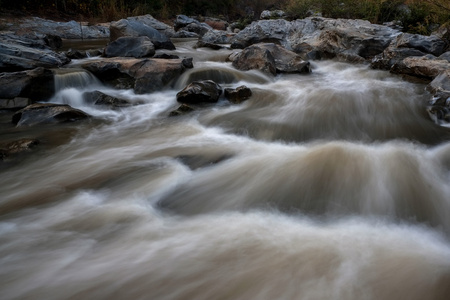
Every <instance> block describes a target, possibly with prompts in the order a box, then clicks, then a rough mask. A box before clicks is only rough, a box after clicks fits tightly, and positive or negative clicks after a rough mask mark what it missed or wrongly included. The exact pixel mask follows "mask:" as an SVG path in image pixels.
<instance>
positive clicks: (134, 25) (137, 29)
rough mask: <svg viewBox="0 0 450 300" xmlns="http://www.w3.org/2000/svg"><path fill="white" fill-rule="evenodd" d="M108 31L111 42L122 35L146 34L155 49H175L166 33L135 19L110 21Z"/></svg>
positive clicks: (135, 35) (137, 35)
mask: <svg viewBox="0 0 450 300" xmlns="http://www.w3.org/2000/svg"><path fill="white" fill-rule="evenodd" d="M110 32H111V35H110V40H111V42H113V41H115V40H117V39H118V38H119V37H123V36H131V37H139V36H146V37H148V38H149V39H150V40H151V42H152V43H153V44H154V45H155V49H168V50H174V49H175V46H174V44H173V43H172V42H171V41H170V39H169V38H168V37H167V36H166V35H164V34H162V33H160V32H159V31H158V30H156V29H155V28H153V27H151V26H149V25H147V24H145V23H141V22H139V21H138V20H136V19H132V18H128V19H122V20H119V21H116V22H112V23H111V26H110Z"/></svg>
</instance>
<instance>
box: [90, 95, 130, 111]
mask: <svg viewBox="0 0 450 300" xmlns="http://www.w3.org/2000/svg"><path fill="white" fill-rule="evenodd" d="M83 98H84V100H85V101H86V102H88V103H93V104H94V105H103V106H108V107H111V108H119V107H129V106H132V105H133V104H132V103H131V102H130V101H128V100H125V99H119V98H116V97H113V96H110V95H106V94H105V93H102V92H100V91H93V92H85V93H84V94H83Z"/></svg>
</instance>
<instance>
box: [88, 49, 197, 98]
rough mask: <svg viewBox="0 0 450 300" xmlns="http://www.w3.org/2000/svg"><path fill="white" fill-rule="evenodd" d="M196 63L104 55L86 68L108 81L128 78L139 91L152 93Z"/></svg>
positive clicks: (188, 60) (91, 61)
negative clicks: (107, 56) (105, 56)
mask: <svg viewBox="0 0 450 300" xmlns="http://www.w3.org/2000/svg"><path fill="white" fill-rule="evenodd" d="M189 63H192V60H190V59H154V58H140V59H138V58H124V57H118V58H102V59H94V60H90V61H87V62H85V63H83V64H82V65H81V67H82V68H84V69H86V70H88V71H90V72H91V73H93V74H94V75H96V76H97V77H98V78H99V79H100V80H101V81H103V82H105V83H110V82H116V81H117V80H118V79H121V81H122V83H123V80H125V81H128V82H130V83H131V85H132V86H133V88H134V91H135V92H136V93H137V94H145V93H151V92H155V91H158V90H161V89H162V88H164V87H165V86H166V85H167V84H169V83H170V82H171V81H173V80H174V79H176V78H178V77H179V76H180V75H181V74H182V73H183V72H184V71H185V69H186V68H187V66H190V64H189Z"/></svg>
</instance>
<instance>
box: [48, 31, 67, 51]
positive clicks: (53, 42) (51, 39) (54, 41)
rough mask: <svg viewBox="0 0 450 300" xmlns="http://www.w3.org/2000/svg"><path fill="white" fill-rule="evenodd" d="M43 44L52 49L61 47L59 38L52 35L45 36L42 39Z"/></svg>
mask: <svg viewBox="0 0 450 300" xmlns="http://www.w3.org/2000/svg"><path fill="white" fill-rule="evenodd" d="M44 42H45V44H46V45H47V46H49V47H50V48H52V49H59V48H61V47H62V45H63V43H62V39H61V37H60V36H58V35H53V34H47V35H46V36H45V37H44Z"/></svg>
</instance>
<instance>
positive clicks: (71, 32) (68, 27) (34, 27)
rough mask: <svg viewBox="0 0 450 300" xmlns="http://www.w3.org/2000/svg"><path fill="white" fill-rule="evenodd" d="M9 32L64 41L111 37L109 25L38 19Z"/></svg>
mask: <svg viewBox="0 0 450 300" xmlns="http://www.w3.org/2000/svg"><path fill="white" fill-rule="evenodd" d="M9 30H11V31H13V32H15V33H16V34H18V35H23V33H26V32H32V33H33V35H35V36H45V35H54V36H59V37H60V38H63V39H81V38H83V39H102V38H103V39H105V38H108V37H109V24H96V25H90V24H88V23H87V22H83V23H79V22H76V21H70V22H55V21H50V20H45V19H41V18H37V17H30V18H26V19H23V20H20V21H19V22H17V24H15V25H13V26H12V27H11V28H9Z"/></svg>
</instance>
